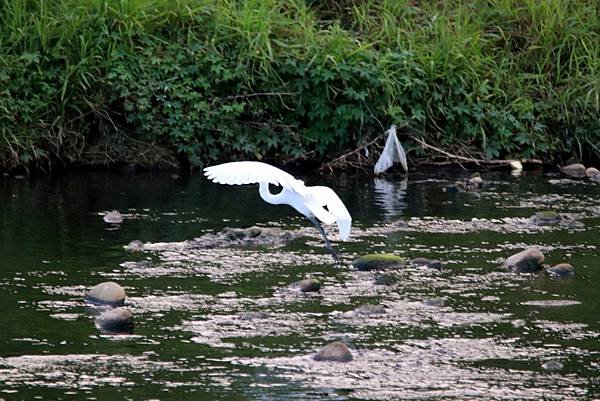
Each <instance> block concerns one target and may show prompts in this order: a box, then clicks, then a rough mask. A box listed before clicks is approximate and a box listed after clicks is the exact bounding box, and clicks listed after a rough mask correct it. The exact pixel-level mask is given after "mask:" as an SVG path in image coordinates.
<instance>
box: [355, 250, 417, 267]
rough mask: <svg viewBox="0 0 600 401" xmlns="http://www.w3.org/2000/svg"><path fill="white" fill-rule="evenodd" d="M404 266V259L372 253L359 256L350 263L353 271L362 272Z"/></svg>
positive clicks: (388, 254)
mask: <svg viewBox="0 0 600 401" xmlns="http://www.w3.org/2000/svg"><path fill="white" fill-rule="evenodd" d="M405 265H406V261H405V260H404V258H402V257H400V256H397V255H393V254H391V253H373V254H369V255H365V256H361V257H360V258H358V259H356V260H354V262H352V266H354V268H355V269H358V270H362V271H366V270H381V269H390V268H399V267H404V266H405Z"/></svg>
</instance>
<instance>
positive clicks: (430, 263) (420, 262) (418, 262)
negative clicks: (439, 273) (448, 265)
mask: <svg viewBox="0 0 600 401" xmlns="http://www.w3.org/2000/svg"><path fill="white" fill-rule="evenodd" d="M411 263H412V264H413V265H414V266H425V267H428V268H430V269H434V270H442V262H440V261H439V260H431V259H427V258H415V259H413V260H412V261H411Z"/></svg>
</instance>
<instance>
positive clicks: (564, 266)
mask: <svg viewBox="0 0 600 401" xmlns="http://www.w3.org/2000/svg"><path fill="white" fill-rule="evenodd" d="M546 271H547V272H548V274H550V275H551V276H556V277H568V276H572V275H574V274H575V269H574V268H573V266H572V265H571V264H569V263H559V264H557V265H556V266H552V267H549V268H547V269H546Z"/></svg>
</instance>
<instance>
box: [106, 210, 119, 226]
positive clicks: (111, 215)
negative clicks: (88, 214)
mask: <svg viewBox="0 0 600 401" xmlns="http://www.w3.org/2000/svg"><path fill="white" fill-rule="evenodd" d="M102 220H104V222H105V223H106V224H121V223H122V222H123V215H122V214H121V213H119V212H118V211H116V210H113V211H112V212H108V213H106V214H105V215H104V217H103V218H102Z"/></svg>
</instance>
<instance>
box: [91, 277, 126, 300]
mask: <svg viewBox="0 0 600 401" xmlns="http://www.w3.org/2000/svg"><path fill="white" fill-rule="evenodd" d="M125 297H126V295H125V290H124V289H123V287H121V286H120V285H119V284H117V283H115V282H113V281H105V282H103V283H100V284H98V285H97V286H95V287H94V288H92V289H91V290H90V291H89V292H88V293H87V296H86V300H87V301H89V302H92V303H95V304H105V305H123V303H125Z"/></svg>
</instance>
